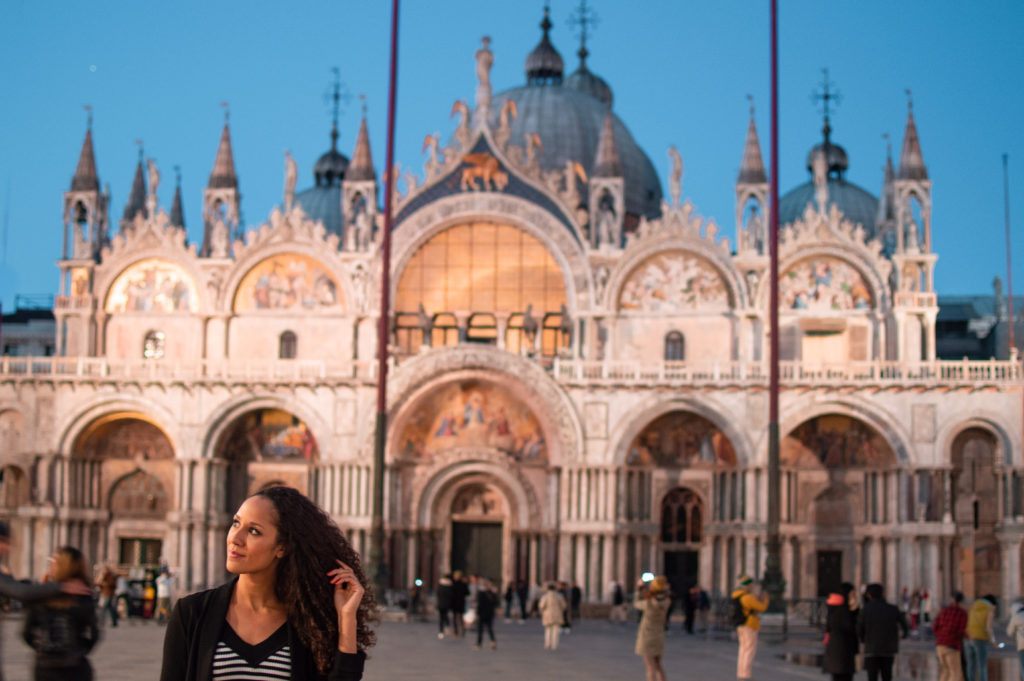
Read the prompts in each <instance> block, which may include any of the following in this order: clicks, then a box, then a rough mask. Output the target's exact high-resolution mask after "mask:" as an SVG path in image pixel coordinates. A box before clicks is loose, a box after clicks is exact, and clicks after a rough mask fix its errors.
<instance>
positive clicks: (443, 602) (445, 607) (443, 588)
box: [437, 575, 453, 638]
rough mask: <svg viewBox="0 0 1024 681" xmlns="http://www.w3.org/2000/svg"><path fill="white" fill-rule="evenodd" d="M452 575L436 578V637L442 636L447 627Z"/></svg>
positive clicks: (450, 606)
mask: <svg viewBox="0 0 1024 681" xmlns="http://www.w3.org/2000/svg"><path fill="white" fill-rule="evenodd" d="M452 587H453V584H452V576H451V575H445V576H444V577H442V578H441V579H439V580H437V637H438V638H444V634H445V629H446V628H448V625H449V622H448V615H449V614H450V613H451V611H452Z"/></svg>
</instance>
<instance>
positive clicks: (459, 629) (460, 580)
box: [452, 570, 469, 638]
mask: <svg viewBox="0 0 1024 681" xmlns="http://www.w3.org/2000/svg"><path fill="white" fill-rule="evenodd" d="M468 597H469V584H468V583H467V582H466V579H465V578H464V577H463V576H462V572H461V571H460V570H456V571H455V572H454V573H452V635H453V636H455V638H458V637H460V636H465V635H466V625H465V623H464V622H463V621H462V616H463V615H465V614H466V599H467V598H468Z"/></svg>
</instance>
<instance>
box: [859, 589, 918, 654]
mask: <svg viewBox="0 0 1024 681" xmlns="http://www.w3.org/2000/svg"><path fill="white" fill-rule="evenodd" d="M900 633H902V634H903V636H906V635H907V621H906V620H905V619H903V613H901V612H900V610H899V608H897V607H896V606H895V605H893V604H892V603H886V602H885V601H884V600H877V599H875V600H869V601H868V602H867V603H865V604H864V607H862V608H861V609H860V616H859V617H858V618H857V637H858V638H859V639H860V640H861V641H862V642H863V643H864V657H895V656H896V653H898V652H899V649H900Z"/></svg>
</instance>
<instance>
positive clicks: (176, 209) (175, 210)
mask: <svg viewBox="0 0 1024 681" xmlns="http://www.w3.org/2000/svg"><path fill="white" fill-rule="evenodd" d="M174 174H175V176H176V180H175V185H174V199H173V200H172V201H171V224H172V225H173V226H175V227H181V228H184V227H185V213H184V211H182V209H181V169H180V168H179V167H178V166H174Z"/></svg>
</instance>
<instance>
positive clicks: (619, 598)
mask: <svg viewBox="0 0 1024 681" xmlns="http://www.w3.org/2000/svg"><path fill="white" fill-rule="evenodd" d="M611 594H612V609H611V613H610V614H609V617H608V619H609V620H611V621H612V622H623V623H625V622H626V620H627V619H629V612H628V610H627V606H626V594H624V593H623V592H622V585H621V584H619V583H618V581H616V580H612V585H611Z"/></svg>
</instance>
